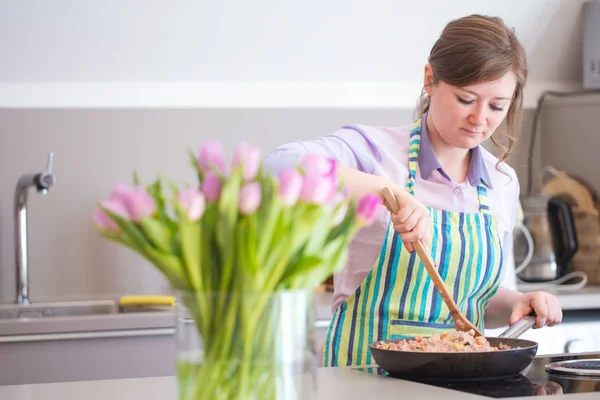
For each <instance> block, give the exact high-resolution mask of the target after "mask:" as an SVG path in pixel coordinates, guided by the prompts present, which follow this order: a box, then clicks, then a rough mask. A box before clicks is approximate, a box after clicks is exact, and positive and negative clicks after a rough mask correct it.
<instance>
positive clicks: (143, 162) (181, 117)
mask: <svg viewBox="0 0 600 400" xmlns="http://www.w3.org/2000/svg"><path fill="white" fill-rule="evenodd" d="M553 107H554V108H553V109H552V111H551V112H544V113H543V114H542V117H543V119H542V122H543V123H542V126H541V128H542V129H543V130H544V131H543V132H542V133H541V135H540V140H539V141H538V146H539V147H543V149H544V152H545V153H544V158H543V161H544V162H545V163H552V164H553V165H554V166H555V167H558V168H564V169H567V170H568V169H569V168H573V169H574V170H575V171H576V172H580V171H584V170H586V168H587V169H588V170H593V168H594V167H595V165H596V161H595V160H596V159H597V156H596V151H597V149H598V142H599V141H600V138H599V137H598V135H594V126H595V125H598V122H600V121H598V118H600V117H598V116H597V114H598V113H597V109H596V108H589V107H588V108H583V109H573V108H570V109H568V110H565V111H564V112H563V111H561V112H559V110H558V108H556V106H553ZM569 113H574V115H576V116H577V117H578V118H579V119H578V120H577V124H575V123H573V120H570V119H569V118H570V117H568V115H569ZM561 115H562V117H560V116H561ZM411 116H412V110H407V109H403V110H390V109H386V110H355V109H330V110H327V109H318V110H310V109H302V110H299V109H298V110H294V109H290V110H282V109H279V110H271V109H256V110H248V109H239V110H191V109H190V110H164V109H160V110H109V109H107V110H28V109H20V110H13V109H1V110H0V129H1V130H2V132H3V133H2V135H1V137H0V152H1V153H0V155H1V156H0V188H1V191H0V210H1V212H0V255H1V256H0V262H1V264H0V265H1V268H0V302H3V303H7V302H12V301H14V296H15V256H14V217H13V201H14V200H13V196H14V187H15V185H16V182H17V179H18V177H19V176H20V175H21V174H23V173H31V172H38V171H41V170H42V169H43V168H44V167H45V163H46V158H47V152H48V151H53V152H54V153H55V160H54V169H53V170H54V172H55V174H56V178H57V183H56V185H55V186H54V187H53V188H52V189H51V190H50V192H49V193H48V194H47V195H46V196H42V195H40V194H37V193H36V192H35V191H34V190H32V191H30V193H29V271H30V272H29V273H30V295H31V298H32V300H33V301H42V300H63V299H64V300H66V299H76V298H105V297H114V296H119V295H123V294H149V293H168V292H169V287H168V285H167V283H166V282H165V281H164V279H163V278H162V277H161V276H160V275H159V274H158V273H157V272H156V271H155V270H154V268H152V267H150V266H149V265H147V263H146V261H144V260H143V259H141V258H140V257H139V256H138V255H136V254H134V253H133V252H131V251H129V250H127V249H125V248H122V247H121V246H117V245H115V244H113V243H110V242H108V241H107V240H105V239H103V238H101V237H100V236H99V235H98V234H97V233H96V232H95V231H94V229H93V227H92V224H91V214H92V210H93V208H94V206H95V204H96V203H97V202H98V201H99V200H101V199H103V198H104V197H105V196H106V195H107V193H108V192H109V190H110V189H111V187H112V185H113V184H114V183H116V182H119V181H121V182H127V183H129V182H130V181H131V173H132V171H133V169H134V168H135V169H137V171H138V172H139V174H140V176H141V177H142V179H143V180H144V181H146V182H147V181H150V180H151V179H153V178H154V177H155V176H156V174H159V173H160V174H164V175H165V176H168V177H170V178H172V179H173V180H175V181H176V182H179V183H184V182H193V181H194V177H193V175H192V173H191V171H190V170H189V168H188V166H187V165H188V159H187V148H188V147H189V148H192V149H193V150H194V151H195V150H196V149H197V147H198V146H199V145H200V143H201V142H202V141H204V140H213V139H216V140H219V141H221V142H222V144H223V146H224V148H225V151H226V152H227V153H228V154H231V152H232V151H233V149H234V148H235V145H236V144H237V143H238V142H239V141H241V140H246V141H248V142H251V143H252V144H255V145H258V146H260V147H261V148H262V150H263V151H264V152H267V151H269V150H270V149H272V148H274V147H275V146H277V145H279V144H281V143H284V142H286V141H290V140H296V139H311V138H315V137H318V136H320V135H323V134H326V133H328V132H330V131H332V130H334V129H336V128H338V127H339V126H341V125H344V124H348V123H362V124H375V125H400V124H405V123H409V122H410V120H411ZM532 116H533V112H532V111H530V110H528V111H527V112H526V114H525V118H524V124H523V132H524V135H523V136H524V137H523V138H522V140H521V142H520V144H519V147H518V148H517V150H516V151H515V153H514V154H513V156H512V157H511V160H510V162H509V163H510V164H511V165H512V166H513V167H514V168H515V169H516V170H517V174H518V176H519V177H520V181H521V187H522V188H523V189H522V190H524V188H525V187H526V180H525V179H526V160H527V146H528V136H529V133H530V130H531V119H532ZM563 118H565V119H563ZM594 118H595V120H594ZM569 121H570V122H569ZM574 125H575V126H577V127H578V128H577V129H572V127H573V126H574ZM568 128H569V129H568ZM565 132H568V134H566V133H565ZM550 138H552V139H551V140H550ZM579 142H580V143H582V144H581V145H579V146H578V145H577V143H579ZM536 154H537V156H536V163H537V160H539V152H537V153H536ZM594 157H595V158H594ZM586 163H587V164H586ZM538 165H539V164H538ZM586 165H587V167H586ZM588 175H589V178H590V179H591V180H592V184H593V185H594V187H596V188H600V176H598V174H588ZM584 178H586V176H584ZM594 179H596V180H595V181H594Z"/></svg>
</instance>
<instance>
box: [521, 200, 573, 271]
mask: <svg viewBox="0 0 600 400" xmlns="http://www.w3.org/2000/svg"><path fill="white" fill-rule="evenodd" d="M521 205H522V207H523V225H524V226H525V227H526V228H527V230H528V231H529V233H530V234H531V239H532V240H533V254H532V255H531V254H530V256H531V259H530V261H529V263H528V264H527V266H526V267H525V268H523V269H522V271H520V273H519V274H518V275H517V276H518V277H519V279H521V280H522V281H524V282H545V281H552V280H555V279H558V278H560V277H561V276H563V275H565V274H566V273H567V272H568V269H569V263H570V261H571V259H572V258H573V256H574V255H575V253H576V252H577V248H578V243H577V233H576V230H575V223H574V219H573V213H572V211H571V206H570V205H569V204H568V203H567V202H565V201H563V200H561V199H560V198H558V197H554V196H550V195H536V196H527V197H523V198H522V199H521ZM514 247H515V248H514V254H515V256H514V257H515V262H516V263H519V262H521V261H522V260H524V259H525V258H526V257H527V252H528V250H529V249H528V244H527V243H526V242H525V241H523V240H518V239H517V237H515V242H514Z"/></svg>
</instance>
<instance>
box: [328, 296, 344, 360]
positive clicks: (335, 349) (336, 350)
mask: <svg viewBox="0 0 600 400" xmlns="http://www.w3.org/2000/svg"><path fill="white" fill-rule="evenodd" d="M344 304H345V303H342V305H344ZM345 317H346V309H345V308H344V309H343V310H342V306H340V313H339V314H338V324H337V326H336V327H335V335H334V336H333V344H332V349H331V358H332V360H331V366H333V367H337V366H338V359H339V356H338V354H340V343H341V342H340V340H341V336H342V329H343V327H344V319H345Z"/></svg>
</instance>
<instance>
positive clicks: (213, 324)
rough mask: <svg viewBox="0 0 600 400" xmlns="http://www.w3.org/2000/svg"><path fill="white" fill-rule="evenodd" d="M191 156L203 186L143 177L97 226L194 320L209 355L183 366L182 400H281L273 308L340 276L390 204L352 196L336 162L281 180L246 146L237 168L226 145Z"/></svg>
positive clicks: (287, 173)
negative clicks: (140, 261)
mask: <svg viewBox="0 0 600 400" xmlns="http://www.w3.org/2000/svg"><path fill="white" fill-rule="evenodd" d="M190 158H191V163H192V167H193V168H194V170H195V173H196V174H197V177H198V184H195V185H193V186H190V187H182V188H179V187H177V186H176V185H175V184H173V183H171V182H168V181H165V179H161V178H159V179H157V180H155V181H154V182H152V183H151V184H149V185H142V184H141V183H140V181H139V179H138V178H137V176H134V185H133V186H128V185H124V184H117V185H116V186H115V187H114V188H113V189H112V191H111V192H110V194H109V196H108V198H107V199H105V200H104V201H102V202H101V203H100V204H99V206H98V208H97V209H96V210H95V212H94V215H93V220H94V224H95V225H96V227H97V228H98V230H99V232H100V234H101V235H103V236H104V237H106V238H108V239H111V240H113V241H115V242H118V243H120V244H122V245H125V246H127V247H129V248H131V249H132V250H134V251H135V252H137V253H139V254H140V255H142V256H143V257H144V258H146V259H147V260H148V261H149V262H150V263H151V264H152V265H154V266H155V267H156V268H158V269H159V270H160V271H161V272H162V274H164V276H165V277H166V278H167V279H168V280H169V282H170V284H171V285H172V286H173V288H174V289H175V290H177V292H178V293H179V294H180V296H179V297H178V306H185V307H186V309H187V310H188V312H189V314H190V316H191V319H192V320H193V323H194V328H195V329H196V331H197V333H198V336H199V337H200V338H201V340H202V343H203V349H202V354H201V356H200V358H198V359H194V360H192V361H190V359H186V360H184V359H183V358H182V359H181V360H179V361H178V379H179V388H180V398H181V399H200V398H202V399H213V398H223V399H231V398H249V399H250V398H260V399H270V398H276V395H275V392H274V390H273V388H274V387H275V386H276V385H277V382H276V380H277V376H276V371H277V368H278V365H277V363H278V360H280V358H278V355H277V353H278V352H276V351H273V349H272V348H270V346H271V345H272V343H273V341H274V340H275V339H274V335H275V334H276V331H277V329H282V327H281V325H280V324H281V321H279V322H278V321H277V316H276V314H275V313H276V311H275V308H276V307H273V304H272V299H273V298H274V296H277V295H278V294H281V293H294V292H298V291H300V292H302V291H304V292H307V293H310V292H311V290H313V289H314V288H315V287H316V286H317V285H318V284H320V283H321V282H322V281H323V280H325V279H326V278H327V277H328V276H330V275H331V274H332V273H333V272H335V271H336V270H338V269H339V268H341V267H342V266H343V264H344V262H345V260H346V255H347V247H348V244H349V242H350V241H351V240H352V238H353V237H354V235H355V234H356V233H357V231H358V230H359V229H360V228H361V227H363V226H365V225H367V224H370V223H371V222H372V220H373V219H374V216H375V214H376V211H377V208H378V206H379V205H380V204H381V201H380V199H379V198H378V197H377V196H374V195H367V196H366V197H364V198H362V199H359V200H358V201H357V202H356V201H354V200H353V199H351V198H350V197H348V196H347V195H346V192H345V190H344V186H343V184H342V183H341V182H338V180H337V179H336V170H337V164H336V162H335V161H334V160H331V159H328V158H325V157H323V156H321V155H318V154H308V155H306V156H305V157H303V158H302V160H301V161H300V162H299V164H298V165H297V166H296V167H294V168H290V169H286V170H283V171H282V172H281V173H279V174H278V175H275V174H271V173H269V172H268V171H266V170H265V168H264V166H263V164H262V163H261V159H260V152H259V150H258V149H257V148H254V147H252V146H250V145H248V144H245V143H243V144H241V145H239V146H238V148H237V150H236V151H235V153H234V156H233V159H232V162H231V163H230V169H229V170H228V168H227V167H226V162H225V158H224V155H223V152H222V149H221V147H220V145H219V144H218V143H216V142H207V143H205V144H203V145H202V146H201V148H200V151H199V153H198V155H197V156H196V154H194V153H192V152H190ZM179 303H183V304H179ZM277 324H279V325H277Z"/></svg>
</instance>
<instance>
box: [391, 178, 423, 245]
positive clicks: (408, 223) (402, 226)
mask: <svg viewBox="0 0 600 400" xmlns="http://www.w3.org/2000/svg"><path fill="white" fill-rule="evenodd" d="M390 189H392V191H393V192H394V195H395V196H396V200H397V201H398V205H399V207H400V208H399V210H398V212H397V213H393V212H392V213H391V214H392V223H393V225H394V229H395V230H396V232H398V235H399V236H400V239H402V242H403V243H404V247H406V250H408V251H409V252H410V253H412V252H413V251H414V247H413V245H412V243H414V242H416V241H417V240H421V241H422V242H423V244H424V245H425V246H426V247H427V246H428V243H427V237H428V236H429V235H428V234H429V230H430V229H431V217H430V215H429V210H428V209H427V207H426V206H425V205H424V204H423V203H421V202H420V201H419V200H417V199H416V198H415V196H413V195H411V194H410V193H408V192H407V191H406V190H402V189H400V188H398V187H390Z"/></svg>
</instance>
